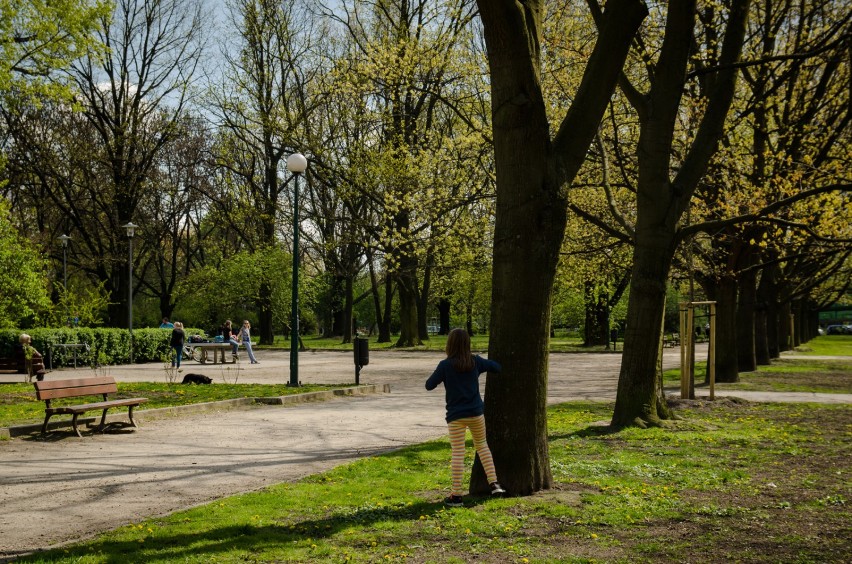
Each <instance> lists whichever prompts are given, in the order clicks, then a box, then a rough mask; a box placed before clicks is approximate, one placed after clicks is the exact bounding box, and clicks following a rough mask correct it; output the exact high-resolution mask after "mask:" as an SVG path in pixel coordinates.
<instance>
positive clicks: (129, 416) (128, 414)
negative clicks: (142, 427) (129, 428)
mask: <svg viewBox="0 0 852 564" xmlns="http://www.w3.org/2000/svg"><path fill="white" fill-rule="evenodd" d="M134 407H136V406H135V405H131V406H130V408H129V409H128V410H127V417H128V418H129V419H130V424H131V425H133V426H134V427H139V425H137V424H136V421H134V420H133V408H134Z"/></svg>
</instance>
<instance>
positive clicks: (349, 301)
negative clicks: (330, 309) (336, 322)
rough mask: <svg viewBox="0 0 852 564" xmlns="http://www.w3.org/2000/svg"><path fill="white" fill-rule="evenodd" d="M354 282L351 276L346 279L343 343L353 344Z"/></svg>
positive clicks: (344, 286)
mask: <svg viewBox="0 0 852 564" xmlns="http://www.w3.org/2000/svg"><path fill="white" fill-rule="evenodd" d="M352 285H353V281H352V277H351V276H347V277H346V281H345V282H344V284H343V288H344V290H343V291H344V296H343V312H342V313H343V316H342V317H343V322H342V329H343V341H342V342H343V343H351V342H352V337H353V335H352V308H353V307H354V296H353V291H354V290H353V287H352Z"/></svg>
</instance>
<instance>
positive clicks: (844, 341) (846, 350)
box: [796, 335, 852, 357]
mask: <svg viewBox="0 0 852 564" xmlns="http://www.w3.org/2000/svg"><path fill="white" fill-rule="evenodd" d="M796 353H797V354H805V355H813V356H850V357H852V335H821V336H819V337H815V338H813V339H811V340H810V341H808V342H807V343H803V344H801V345H799V346H798V347H796Z"/></svg>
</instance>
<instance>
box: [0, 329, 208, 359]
mask: <svg viewBox="0 0 852 564" xmlns="http://www.w3.org/2000/svg"><path fill="white" fill-rule="evenodd" d="M184 331H185V332H186V335H187V337H189V336H190V335H201V336H204V335H205V333H204V331H202V330H201V329H195V328H184ZM21 333H26V334H27V335H29V336H30V337H32V339H33V346H34V347H35V348H36V350H38V351H39V352H41V353H42V355H44V356H45V366H49V365H50V364H49V363H50V361H51V360H50V359H49V358H48V357H47V355H48V354H49V351H50V347H49V345H53V344H57V343H86V344H88V345H89V355H88V357H87V356H86V355H85V354H81V352H80V351H78V353H77V359H78V360H77V362H78V364H95V362H97V364H101V365H104V364H127V363H128V362H130V334H129V332H128V331H127V329H107V328H102V327H96V328H93V327H77V328H67V327H59V328H44V329H27V330H25V331H22V330H19V329H2V330H0V357H2V358H14V356H15V345H16V344H18V341H19V339H20V336H21ZM171 336H172V332H171V331H170V330H168V329H134V330H133V362H134V363H139V364H141V363H145V362H159V361H161V360H163V359H164V358H168V357H169V355H170V354H171V347H169V341H170V339H171ZM53 354H54V358H53V359H52V361H53V366H62V365H64V364H67V363H68V362H69V359H71V358H73V356H72V355H73V353H72V352H71V351H69V350H65V349H54V351H53Z"/></svg>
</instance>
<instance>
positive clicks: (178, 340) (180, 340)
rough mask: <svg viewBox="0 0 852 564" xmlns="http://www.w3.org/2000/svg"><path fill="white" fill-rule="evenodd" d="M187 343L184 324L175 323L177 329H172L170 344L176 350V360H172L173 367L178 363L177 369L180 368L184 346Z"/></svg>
mask: <svg viewBox="0 0 852 564" xmlns="http://www.w3.org/2000/svg"><path fill="white" fill-rule="evenodd" d="M184 342H186V333H184V332H183V323H181V322H180V321H175V327H174V329H172V340H171V342H170V343H169V344H170V345H171V347H172V348H173V349H174V350H175V358H174V360H172V367H174V366H175V363H177V368H180V360H181V357H183V344H184Z"/></svg>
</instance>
